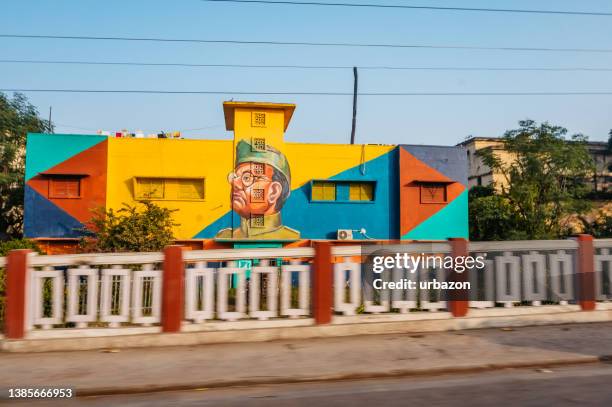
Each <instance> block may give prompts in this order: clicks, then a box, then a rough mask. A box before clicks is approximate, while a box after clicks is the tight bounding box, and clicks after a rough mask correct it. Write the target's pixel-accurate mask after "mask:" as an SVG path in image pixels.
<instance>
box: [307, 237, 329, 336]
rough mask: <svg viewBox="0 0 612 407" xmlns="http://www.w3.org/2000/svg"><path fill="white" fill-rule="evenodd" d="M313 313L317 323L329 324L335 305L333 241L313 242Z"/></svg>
mask: <svg viewBox="0 0 612 407" xmlns="http://www.w3.org/2000/svg"><path fill="white" fill-rule="evenodd" d="M313 243H314V249H315V257H314V261H313V274H312V277H313V278H312V315H313V317H314V320H315V323H316V324H317V325H321V324H329V323H330V322H331V317H332V307H333V298H334V296H333V287H332V284H333V264H332V254H331V243H329V242H313Z"/></svg>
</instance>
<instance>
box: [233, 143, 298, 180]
mask: <svg viewBox="0 0 612 407" xmlns="http://www.w3.org/2000/svg"><path fill="white" fill-rule="evenodd" d="M248 162H251V163H262V164H268V165H271V166H272V167H274V168H275V169H276V170H277V171H278V172H280V173H281V174H282V175H284V176H285V178H286V179H287V182H288V183H289V184H291V170H290V168H289V162H288V161H287V157H285V155H284V154H283V153H281V152H280V151H278V150H277V149H275V148H274V147H271V146H269V145H267V144H266V146H265V149H261V150H260V149H256V148H253V145H252V144H251V143H249V142H248V141H245V140H240V141H239V142H238V145H237V146H236V167H238V166H239V165H240V164H242V163H248Z"/></svg>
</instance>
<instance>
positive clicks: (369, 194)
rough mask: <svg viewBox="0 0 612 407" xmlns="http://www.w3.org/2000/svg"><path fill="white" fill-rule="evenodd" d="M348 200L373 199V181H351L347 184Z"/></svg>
mask: <svg viewBox="0 0 612 407" xmlns="http://www.w3.org/2000/svg"><path fill="white" fill-rule="evenodd" d="M349 200H350V201H373V200H374V183H373V182H351V183H350V184H349Z"/></svg>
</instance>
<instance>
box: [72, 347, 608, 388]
mask: <svg viewBox="0 0 612 407" xmlns="http://www.w3.org/2000/svg"><path fill="white" fill-rule="evenodd" d="M610 360H612V355H602V356H583V357H574V358H554V359H548V360H546V359H544V360H540V361H538V362H528V361H524V362H513V363H499V364H497V363H489V364H480V365H479V364H474V365H473V366H462V367H442V368H433V369H422V370H418V369H417V370H414V369H411V370H391V371H389V372H352V373H342V374H333V375H322V376H303V377H269V378H261V379H250V380H240V381H237V380H236V381H235V380H227V381H209V382H192V383H185V384H181V385H147V386H143V385H140V386H132V387H120V386H118V387H100V388H76V389H75V393H76V395H77V397H91V396H108V395H120V394H139V393H158V392H169V391H188V390H198V389H221V388H229V387H245V386H262V385H277V384H295V383H316V382H323V381H345V380H363V379H376V378H381V379H382V378H393V377H425V376H437V375H445V374H468V373H479V372H488V371H496V370H503V369H528V368H545V367H555V366H557V367H560V366H575V365H584V364H593V363H602V362H608V361H610Z"/></svg>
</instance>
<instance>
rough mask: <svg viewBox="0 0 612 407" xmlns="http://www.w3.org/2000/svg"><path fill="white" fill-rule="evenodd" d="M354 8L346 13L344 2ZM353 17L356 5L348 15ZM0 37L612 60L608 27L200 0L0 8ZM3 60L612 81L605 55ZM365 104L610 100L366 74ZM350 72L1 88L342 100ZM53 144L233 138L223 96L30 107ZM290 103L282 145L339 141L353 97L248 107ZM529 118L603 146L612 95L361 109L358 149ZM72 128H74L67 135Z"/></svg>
mask: <svg viewBox="0 0 612 407" xmlns="http://www.w3.org/2000/svg"><path fill="white" fill-rule="evenodd" d="M347 1H349V0H347ZM350 1H351V2H358V1H357V0H350ZM362 2H367V3H381V4H407V5H439V6H465V7H495V8H525V9H556V10H588V11H603V12H612V2H610V1H609V0H588V1H577V0H529V1H528V0H488V1H487V0H480V1H477V0H454V1H450V0H448V1H434V0H414V1H411V0H405V1H400V0H385V1H382V0H362ZM0 33H4V34H43V35H44V34H51V35H84V36H133V37H166V38H198V39H235V40H272V41H311V42H361V43H398V44H400V43H405V44H410V43H413V44H436V45H476V46H493V47H497V46H508V47H512V46H518V47H556V48H560V47H561V48H612V17H587V16H561V15H537V14H533V15H531V14H505V13H500V14H493V13H482V12H452V11H426V10H389V9H365V8H345V7H310V6H281V5H256V4H253V5H248V4H231V3H220V4H213V3H207V2H201V1H198V0H175V1H171V0H104V1H102V0H97V1H93V0H56V1H49V0H2V1H1V2H0ZM0 59H50V60H92V61H133V62H162V63H163V62H170V63H175V62H178V63H219V64H228V63H229V64H273V65H282V64H299V65H348V66H352V65H357V66H366V65H392V66H432V67H438V66H440V67H449V66H459V67H469V66H480V67H590V68H612V53H560V52H501V51H474V50H436V49H421V50H418V49H365V48H316V47H304V46H275V47H272V46H263V45H227V44H214V45H213V44H192V43H191V44H190V43H182V44H181V43H147V42H113V41H76V40H34V39H9V38H0ZM359 78H360V91H362V92H523V91H525V92H539V91H543V92H547V91H612V71H608V72H541V71H538V72H524V71H523V72H517V71H512V72H505V71H502V72H500V71H495V72H465V71H459V72H456V71H369V70H361V71H360V75H359ZM352 80H353V78H352V71H351V70H348V69H347V70H286V69H231V68H179V67H141V66H128V67H125V66H78V65H73V66H71V65H26V64H6V63H0V88H70V89H159V90H215V91H216V90H218V91H263V92H270V91H272V92H273V91H295V92H318V91H327V92H351V91H352V86H353V83H352ZM28 97H29V98H30V100H31V101H32V102H33V103H34V104H35V105H36V106H37V107H38V108H39V110H40V111H41V113H42V114H44V115H47V114H48V109H49V106H53V121H54V122H55V123H56V125H57V127H56V132H58V133H59V132H64V133H91V132H92V131H95V130H97V129H104V130H109V131H114V130H119V129H122V128H127V129H130V130H137V129H142V130H144V131H145V132H157V131H159V130H166V131H173V130H185V129H199V130H191V131H184V132H183V134H184V135H185V136H186V137H194V138H230V137H231V134H230V133H228V132H226V131H225V128H224V122H223V113H222V107H221V103H222V102H223V100H227V99H230V97H228V96H223V95H132V94H125V95H117V94H103V95H100V94H54V93H32V94H28ZM235 99H236V100H265V101H276V102H292V103H296V104H297V110H296V112H295V115H294V118H293V121H292V123H291V125H290V126H289V129H288V132H287V139H288V140H290V141H305V142H332V143H334V142H335V143H338V142H340V143H343V142H348V141H349V136H350V122H351V112H352V97H351V96H334V97H329V96H327V97H322V96H244V97H235ZM524 118H531V119H534V120H537V121H544V120H547V121H549V122H551V123H554V124H558V125H562V126H564V127H567V128H568V129H569V131H570V132H581V133H584V134H586V135H587V136H589V138H590V139H591V140H599V141H603V140H607V133H608V131H609V130H610V129H611V128H612V96H528V97H525V96H510V97H509V96H488V97H485V96H478V97H476V96H467V97H466V96H445V97H439V96H438V97H432V96H409V97H404V96H402V97H397V96H395V97H378V96H377V97H373V96H369V97H368V96H362V97H360V99H359V103H358V119H357V142H358V143H406V144H440V145H449V144H456V143H458V142H460V141H462V140H463V139H464V138H465V137H466V136H469V135H474V136H499V135H501V134H503V132H504V131H505V130H507V129H510V128H515V127H516V126H517V121H518V120H521V119H524ZM68 126H72V127H68Z"/></svg>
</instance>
